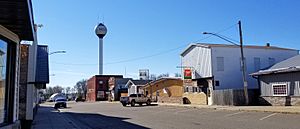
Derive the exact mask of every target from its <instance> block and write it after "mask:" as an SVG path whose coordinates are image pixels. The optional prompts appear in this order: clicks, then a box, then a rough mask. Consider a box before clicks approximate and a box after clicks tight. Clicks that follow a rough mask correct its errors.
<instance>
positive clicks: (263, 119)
mask: <svg viewBox="0 0 300 129" xmlns="http://www.w3.org/2000/svg"><path fill="white" fill-rule="evenodd" d="M276 114H277V113H273V114H270V115H268V116H265V117H263V118H260V119H259V120H264V119H267V118H269V117H271V116H274V115H276Z"/></svg>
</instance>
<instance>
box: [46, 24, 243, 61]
mask: <svg viewBox="0 0 300 129" xmlns="http://www.w3.org/2000/svg"><path fill="white" fill-rule="evenodd" d="M236 25H237V23H236V24H233V25H231V26H229V27H227V28H225V29H222V30H220V31H217V32H216V33H215V34H219V33H221V32H224V31H227V30H229V29H231V28H232V27H234V26H236ZM210 37H211V35H209V36H206V37H204V38H201V39H199V40H196V41H194V42H192V43H197V42H199V41H203V40H205V39H208V38H210ZM226 38H228V39H231V38H229V37H226ZM232 40H233V39H232ZM234 41H236V40H234ZM189 44H190V43H186V44H184V45H181V46H179V47H176V48H172V49H168V50H165V51H161V52H158V53H155V54H152V55H146V56H141V57H136V58H131V59H125V60H120V61H115V62H109V63H105V64H104V65H111V64H119V63H126V62H132V61H137V60H143V59H147V58H151V57H155V56H160V55H163V54H167V53H169V52H172V51H175V50H177V49H180V48H183V47H186V46H187V45H189ZM52 63H54V64H60V65H98V64H77V63H60V62H52Z"/></svg>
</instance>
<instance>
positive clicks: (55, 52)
mask: <svg viewBox="0 0 300 129" xmlns="http://www.w3.org/2000/svg"><path fill="white" fill-rule="evenodd" d="M57 53H66V51H54V52H50V53H49V55H52V54H57Z"/></svg>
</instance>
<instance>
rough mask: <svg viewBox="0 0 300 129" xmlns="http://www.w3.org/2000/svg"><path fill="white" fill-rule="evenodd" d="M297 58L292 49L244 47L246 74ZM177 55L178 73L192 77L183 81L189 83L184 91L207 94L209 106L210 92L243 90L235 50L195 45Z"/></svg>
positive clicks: (233, 47) (254, 86) (251, 83)
mask: <svg viewBox="0 0 300 129" xmlns="http://www.w3.org/2000/svg"><path fill="white" fill-rule="evenodd" d="M297 54H298V50H295V49H288V48H280V47H275V46H254V45H245V46H244V57H245V62H246V74H247V75H248V74H250V73H253V72H256V71H258V70H260V69H262V68H266V67H270V66H272V65H274V64H275V63H277V62H280V61H283V60H285V59H288V58H290V57H293V56H295V55H297ZM180 55H181V62H182V63H181V65H182V71H185V70H186V69H190V70H191V74H192V76H191V79H186V80H190V81H188V82H186V81H185V83H184V87H185V89H186V91H188V92H199V91H203V92H204V93H206V94H207V99H208V104H209V105H211V104H212V102H213V98H212V91H213V90H223V89H243V81H242V68H241V53H240V47H239V46H236V45H226V44H206V43H196V44H191V45H189V46H188V47H187V48H186V49H185V50H184V51H183V52H182V53H181V54H180ZM187 71H188V70H187ZM183 78H184V77H183ZM246 79H247V82H248V88H249V89H257V88H258V85H257V82H256V80H255V79H254V78H252V77H251V76H247V77H246Z"/></svg>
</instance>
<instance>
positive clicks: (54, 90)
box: [52, 86, 64, 93]
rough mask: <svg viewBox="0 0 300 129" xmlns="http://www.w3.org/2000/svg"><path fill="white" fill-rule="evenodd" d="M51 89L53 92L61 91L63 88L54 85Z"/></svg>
mask: <svg viewBox="0 0 300 129" xmlns="http://www.w3.org/2000/svg"><path fill="white" fill-rule="evenodd" d="M52 89H53V92H54V93H62V91H63V90H64V88H63V87H61V86H54V87H53V88H52Z"/></svg>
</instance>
